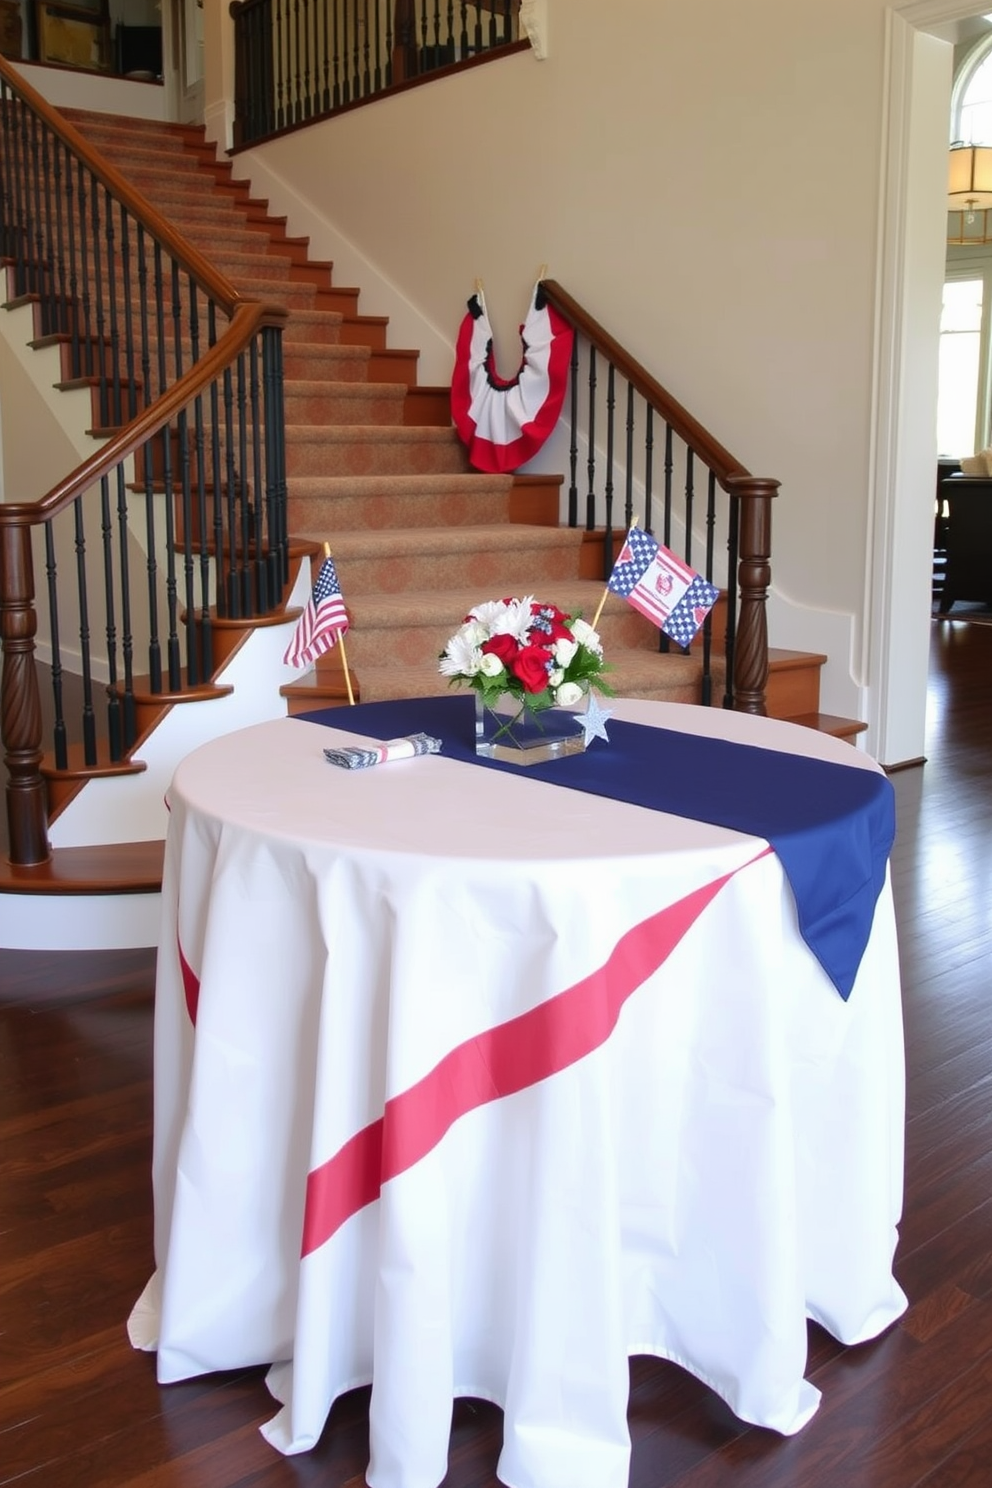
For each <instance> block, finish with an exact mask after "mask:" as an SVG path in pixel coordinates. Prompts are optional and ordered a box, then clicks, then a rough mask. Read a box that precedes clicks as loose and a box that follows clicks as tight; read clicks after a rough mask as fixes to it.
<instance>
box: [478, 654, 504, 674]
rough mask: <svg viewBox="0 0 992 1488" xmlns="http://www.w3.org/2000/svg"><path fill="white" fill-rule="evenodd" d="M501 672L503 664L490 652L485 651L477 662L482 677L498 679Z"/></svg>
mask: <svg viewBox="0 0 992 1488" xmlns="http://www.w3.org/2000/svg"><path fill="white" fill-rule="evenodd" d="M503 670H504V667H503V663H502V662H501V661H500V659H499V657H498V656H494V655H493V653H492V652H491V651H487V652H486V653H485V654H484V655H483V656H482V657H481V658H480V660H479V671H480V672H481V673H482V675H483V676H484V677H498V676H499V674H500V672H502V671H503Z"/></svg>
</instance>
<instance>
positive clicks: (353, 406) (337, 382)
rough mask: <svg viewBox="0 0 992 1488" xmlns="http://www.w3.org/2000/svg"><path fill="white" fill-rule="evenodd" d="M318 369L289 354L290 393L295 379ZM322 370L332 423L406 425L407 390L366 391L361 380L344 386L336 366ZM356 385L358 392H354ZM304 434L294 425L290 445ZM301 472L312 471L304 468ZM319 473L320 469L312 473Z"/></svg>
mask: <svg viewBox="0 0 992 1488" xmlns="http://www.w3.org/2000/svg"><path fill="white" fill-rule="evenodd" d="M317 370H318V369H317V368H316V367H315V366H314V365H313V360H312V359H311V358H306V359H303V360H301V361H299V362H297V361H295V359H294V358H293V357H292V355H287V356H286V378H287V381H286V394H287V397H288V395H290V394H291V392H292V379H293V378H294V377H302V378H305V379H306V380H307V381H312V380H313V378H314V375H315V373H316V372H317ZM320 370H321V372H322V373H324V372H326V376H327V384H328V390H327V392H326V393H325V394H324V406H325V407H326V410H327V418H328V421H329V422H332V423H336V424H363V425H364V424H385V425H387V426H394V425H395V426H402V424H403V393H402V389H397V392H396V394H394V393H393V392H392V390H390V391H389V392H375V391H370V392H365V391H364V387H363V384H362V383H361V382H357V381H356V382H355V383H354V384H350V383H349V384H348V386H347V388H345V387H342V382H341V379H339V378H337V377H336V376H335V375H334V374H335V368H334V367H332V366H326V367H322V368H321V369H320ZM352 388H353V389H354V391H352ZM287 422H288V423H289V424H290V425H292V424H293V419H292V417H291V405H290V404H289V403H288V401H287ZM301 435H302V436H303V437H304V438H305V433H304V431H303V430H302V429H300V430H299V431H297V429H296V428H295V427H294V429H293V433H292V434H291V435H287V445H288V446H289V445H291V444H294V443H295V442H296V441H297V440H298V439H299V438H300V437H301ZM299 473H300V474H304V473H308V472H304V471H302V470H301V471H300V472H299ZM309 473H312V474H319V473H320V472H319V471H313V472H309Z"/></svg>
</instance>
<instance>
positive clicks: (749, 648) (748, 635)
mask: <svg viewBox="0 0 992 1488" xmlns="http://www.w3.org/2000/svg"><path fill="white" fill-rule="evenodd" d="M778 488H779V482H778V481H776V480H768V479H766V478H765V477H763V476H754V475H735V476H731V477H730V478H729V480H728V481H727V489H728V490H729V492H730V494H731V496H732V497H733V498H734V500H736V501H737V502H738V505H739V516H740V521H739V524H738V568H737V576H738V584H739V589H740V611H739V614H738V618H737V641H736V645H735V648H734V707H735V709H737V711H738V712H740V713H759V714H761V715H762V716H764V714H765V713H766V712H767V711H768V710H767V708H766V707H765V686H766V684H767V682H768V615H767V612H766V608H765V605H766V601H767V599H768V585H769V584H770V583H771V577H772V570H771V564H770V562H769V560H770V558H771V551H772V498H773V497H774V496H776V495H777V494H778Z"/></svg>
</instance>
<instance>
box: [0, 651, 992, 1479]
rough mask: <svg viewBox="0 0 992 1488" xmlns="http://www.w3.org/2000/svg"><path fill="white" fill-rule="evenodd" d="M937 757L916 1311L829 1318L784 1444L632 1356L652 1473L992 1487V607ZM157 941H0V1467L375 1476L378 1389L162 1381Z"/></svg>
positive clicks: (957, 654) (937, 740)
mask: <svg viewBox="0 0 992 1488" xmlns="http://www.w3.org/2000/svg"><path fill="white" fill-rule="evenodd" d="M927 755H928V763H927V764H926V765H925V766H923V767H921V768H916V769H911V770H906V771H902V772H899V773H897V774H896V775H894V776H893V783H894V785H895V789H896V795H897V802H898V821H899V832H898V838H897V843H896V847H895V852H894V856H893V862H892V872H893V883H894V889H895V895H896V907H897V913H898V918H899V925H900V943H901V952H902V967H903V980H904V988H905V1010H906V1035H907V1051H908V1056H907V1057H908V1123H907V1133H906V1137H907V1155H906V1175H907V1189H906V1204H905V1217H904V1220H903V1223H902V1226H901V1240H900V1245H899V1250H898V1255H897V1273H898V1276H899V1279H900V1281H901V1283H902V1285H903V1286H904V1288H905V1290H906V1292H907V1294H908V1296H909V1298H910V1303H911V1305H910V1308H909V1311H908V1313H907V1314H906V1316H905V1317H904V1318H903V1319H902V1320H901V1321H900V1322H899V1323H898V1324H897V1325H896V1326H895V1327H894V1328H892V1329H891V1330H890V1331H889V1332H888V1333H887V1334H886V1335H885V1336H884V1337H882V1338H880V1339H878V1340H876V1341H875V1342H873V1343H870V1344H865V1345H862V1346H860V1347H858V1348H852V1349H843V1348H841V1347H840V1346H839V1345H837V1344H836V1343H834V1342H833V1341H832V1340H831V1339H830V1338H829V1337H828V1336H827V1335H826V1334H824V1333H823V1332H822V1331H821V1330H820V1329H818V1328H817V1327H815V1326H811V1327H810V1358H809V1369H808V1374H809V1377H810V1378H811V1379H812V1380H813V1381H814V1382H815V1384H816V1385H817V1386H819V1388H820V1389H821V1390H822V1391H823V1402H822V1404H821V1406H820V1410H819V1412H818V1414H817V1415H816V1416H815V1417H814V1418H813V1420H812V1421H811V1422H810V1424H809V1425H808V1426H807V1427H806V1428H805V1429H804V1430H803V1431H802V1432H800V1434H799V1435H798V1436H796V1437H793V1438H791V1439H788V1440H783V1439H781V1438H778V1437H776V1436H775V1435H773V1434H772V1433H771V1432H767V1431H762V1430H757V1429H754V1428H748V1427H746V1426H744V1425H742V1424H741V1423H740V1422H738V1421H736V1420H735V1419H734V1417H733V1416H731V1414H730V1412H729V1411H728V1410H727V1408H726V1407H725V1406H724V1405H723V1404H722V1403H721V1402H720V1401H719V1400H718V1399H717V1397H716V1396H715V1395H713V1394H712V1393H711V1392H710V1391H708V1390H707V1389H706V1388H705V1387H704V1386H702V1385H700V1384H699V1383H697V1382H696V1381H695V1380H693V1379H692V1378H690V1377H689V1376H688V1375H685V1374H683V1373H682V1372H681V1371H680V1370H678V1369H677V1368H675V1367H674V1366H672V1365H668V1364H663V1363H659V1362H657V1361H654V1360H647V1359H638V1360H635V1361H633V1363H632V1368H631V1401H630V1426H631V1434H632V1439H633V1456H632V1464H631V1473H630V1483H631V1488H668V1485H676V1484H677V1485H678V1488H828V1485H829V1488H836V1485H838V1484H841V1483H843V1484H845V1485H846V1488H923V1485H925V1488H988V1485H992V1020H990V1006H992V626H981V625H969V624H964V623H953V622H935V623H934V626H933V652H932V672H931V687H930V698H929V714H928V737H927ZM153 972H154V966H153V956H152V954H151V953H150V952H126V953H115V954H80V955H65V954H61V955H59V954H50V955H46V954H35V953H25V952H11V951H0V1483H12V1482H15V1481H16V1482H17V1483H19V1484H20V1485H22V1488H125V1485H128V1488H249V1485H251V1488H289V1485H296V1488H300V1485H309V1484H313V1485H318V1484H319V1485H321V1488H359V1485H361V1484H363V1483H364V1468H365V1464H366V1462H367V1446H368V1417H367V1411H368V1391H366V1390H359V1391H355V1392H353V1393H352V1394H351V1395H349V1396H347V1397H346V1398H345V1399H343V1400H341V1401H339V1402H338V1404H337V1405H336V1406H335V1408H334V1411H333V1412H332V1415H331V1419H330V1422H329V1424H328V1427H327V1430H326V1431H325V1433H324V1436H323V1438H322V1440H321V1442H320V1443H319V1445H318V1446H317V1447H316V1449H315V1450H314V1451H313V1452H311V1453H308V1454H305V1455H303V1456H300V1457H295V1458H283V1457H280V1456H279V1455H278V1454H277V1453H276V1452H274V1451H273V1449H272V1448H271V1447H269V1446H268V1445H267V1444H266V1443H265V1441H264V1440H263V1439H262V1438H261V1436H260V1435H259V1434H258V1430H257V1427H258V1425H259V1423H261V1422H262V1421H264V1420H266V1419H267V1418H268V1417H269V1416H270V1415H271V1414H272V1413H273V1405H272V1402H271V1400H270V1398H269V1396H268V1394H267V1392H266V1390H265V1386H264V1384H263V1371H262V1370H260V1369H258V1370H250V1371H247V1372H243V1373H239V1374H237V1375H225V1376H214V1377H212V1378H209V1379H204V1380H198V1381H194V1382H191V1383H188V1384H181V1385H172V1386H170V1387H168V1388H166V1389H160V1388H159V1387H158V1385H157V1384H156V1383H155V1374H154V1359H153V1357H152V1356H150V1355H145V1354H139V1353H134V1352H132V1350H131V1348H130V1346H129V1344H128V1341H127V1336H126V1333H125V1327H124V1324H125V1319H126V1318H127V1315H128V1312H129V1310H130V1308H131V1305H132V1303H133V1302H134V1300H135V1298H136V1297H137V1296H138V1294H139V1292H140V1290H141V1288H142V1286H143V1285H144V1282H145V1280H146V1279H147V1276H148V1273H149V1271H150V1269H151V1262H152V1244H151V1188H150V1176H149V1162H150V1140H151V1119H152V1101H151V1045H152V987H153ZM499 1433H500V1416H499V1412H498V1411H497V1410H496V1409H495V1408H494V1407H492V1406H488V1405H483V1404H479V1403H474V1402H469V1401H461V1402H458V1403H457V1404H456V1406H455V1410H454V1422H453V1429H452V1445H451V1465H450V1471H449V1473H448V1476H447V1478H446V1479H445V1488H490V1485H494V1484H495V1483H496V1481H497V1480H496V1477H495V1464H496V1459H497V1455H498V1452H499Z"/></svg>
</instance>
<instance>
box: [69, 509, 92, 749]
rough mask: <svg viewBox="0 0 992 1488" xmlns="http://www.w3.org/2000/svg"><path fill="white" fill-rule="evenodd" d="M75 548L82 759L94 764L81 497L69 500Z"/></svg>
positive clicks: (84, 546)
mask: <svg viewBox="0 0 992 1488" xmlns="http://www.w3.org/2000/svg"><path fill="white" fill-rule="evenodd" d="M72 505H73V519H74V524H75V548H76V590H77V598H78V601H79V660H80V666H81V668H82V686H83V713H82V730H83V763H84V764H85V765H95V764H96V718H95V715H94V712H93V659H92V656H91V654H90V618H89V605H88V603H87V597H86V529H85V523H84V519H83V498H82V497H81V496H77V497H76V499H75V501H74V502H73V504H72Z"/></svg>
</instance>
